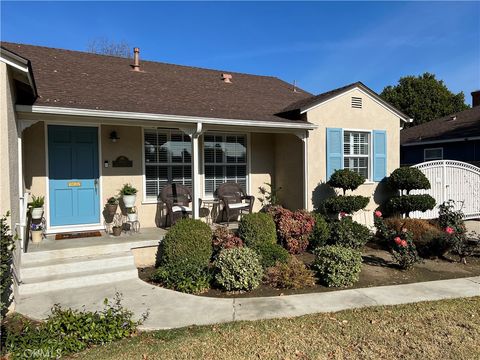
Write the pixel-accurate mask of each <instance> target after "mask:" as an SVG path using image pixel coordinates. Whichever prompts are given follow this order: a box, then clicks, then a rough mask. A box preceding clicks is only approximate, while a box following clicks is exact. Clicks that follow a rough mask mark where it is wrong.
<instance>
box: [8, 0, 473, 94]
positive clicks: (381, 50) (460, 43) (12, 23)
mask: <svg viewBox="0 0 480 360" xmlns="http://www.w3.org/2000/svg"><path fill="white" fill-rule="evenodd" d="M1 10H2V13H1V39H2V40H5V41H13V42H21V43H29V44H36V45H43V46H51V47H60V48H67V49H73V50H85V49H86V47H87V44H88V43H89V41H90V40H92V39H95V38H100V37H106V38H109V39H111V40H114V41H122V40H124V41H126V42H128V43H129V44H131V45H132V46H138V47H140V49H141V57H142V58H144V59H149V60H157V61H163V62H171V63H177V64H184V65H193V66H199V67H207V68H214V69H222V70H230V71H238V72H247V73H254V74H262V75H272V76H277V77H280V78H282V79H283V80H285V81H288V82H293V80H296V81H297V84H298V85H299V86H300V87H302V88H304V89H306V90H308V91H311V92H313V93H319V92H323V91H327V90H330V89H332V88H335V87H339V86H342V85H345V84H348V83H351V82H354V81H357V80H360V81H363V82H364V83H365V84H366V85H368V86H370V87H371V88H373V89H374V90H376V91H378V92H380V91H381V90H382V89H383V87H384V86H386V85H390V84H395V83H396V82H397V81H398V79H399V78H400V77H401V76H404V75H418V74H421V73H423V72H425V71H429V72H432V73H435V74H436V75H437V77H438V78H440V79H443V80H444V81H445V82H446V84H447V86H448V87H449V88H450V89H451V90H452V91H454V92H458V91H463V92H464V93H465V98H466V100H467V103H471V99H470V92H471V91H472V90H474V89H479V88H480V2H454V3H448V2H420V3H418V2H337V3H331V2H295V3H293V2H246V3H238V2H237V3H231V2H230V3H226V2H210V3H204V2H202V3H200V2H195V3H187V2H176V3H165V2H142V3H135V4H133V3H130V2H82V3H80V2H32V3H28V2H5V1H2V5H1Z"/></svg>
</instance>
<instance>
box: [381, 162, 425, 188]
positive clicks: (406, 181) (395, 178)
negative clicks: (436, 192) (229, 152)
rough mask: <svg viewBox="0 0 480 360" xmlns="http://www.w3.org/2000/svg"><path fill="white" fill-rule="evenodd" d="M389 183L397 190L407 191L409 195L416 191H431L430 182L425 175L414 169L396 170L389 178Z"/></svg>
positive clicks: (402, 168)
mask: <svg viewBox="0 0 480 360" xmlns="http://www.w3.org/2000/svg"><path fill="white" fill-rule="evenodd" d="M387 183H388V185H389V186H390V187H392V188H393V189H395V190H402V191H403V190H405V191H406V192H407V194H409V193H410V191H411V190H415V189H425V190H427V189H430V181H428V179H427V177H426V176H425V174H424V173H422V172H421V171H420V170H419V169H417V168H413V167H401V168H398V169H395V170H394V171H393V172H392V173H391V174H390V176H389V177H388V180H387Z"/></svg>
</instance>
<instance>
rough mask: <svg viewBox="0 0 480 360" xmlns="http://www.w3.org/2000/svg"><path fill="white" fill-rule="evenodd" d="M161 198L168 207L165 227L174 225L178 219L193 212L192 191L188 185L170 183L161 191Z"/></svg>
mask: <svg viewBox="0 0 480 360" xmlns="http://www.w3.org/2000/svg"><path fill="white" fill-rule="evenodd" d="M159 197H160V200H161V201H162V202H163V203H164V204H165V206H166V208H167V214H166V216H165V227H168V226H172V225H174V224H175V223H176V222H177V220H178V219H180V218H185V217H188V215H189V214H191V213H192V207H191V206H190V204H191V203H192V193H191V191H190V189H189V188H188V187H186V186H183V185H179V184H168V185H166V186H165V187H164V188H163V189H162V191H161V192H160V196H159Z"/></svg>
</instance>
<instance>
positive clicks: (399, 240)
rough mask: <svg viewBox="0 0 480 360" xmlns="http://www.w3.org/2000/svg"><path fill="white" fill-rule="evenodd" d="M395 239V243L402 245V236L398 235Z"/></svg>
mask: <svg viewBox="0 0 480 360" xmlns="http://www.w3.org/2000/svg"><path fill="white" fill-rule="evenodd" d="M393 241H395V244H397V245H400V244H401V243H402V241H403V240H402V239H400V236H397V237H396V238H395V239H393Z"/></svg>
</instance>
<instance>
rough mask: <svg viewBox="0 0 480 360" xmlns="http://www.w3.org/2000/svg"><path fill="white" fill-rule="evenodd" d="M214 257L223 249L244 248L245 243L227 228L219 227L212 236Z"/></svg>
mask: <svg viewBox="0 0 480 360" xmlns="http://www.w3.org/2000/svg"><path fill="white" fill-rule="evenodd" d="M212 246H213V257H216V256H217V255H218V254H219V253H220V251H222V250H223V249H230V248H234V247H242V246H243V241H242V239H240V238H239V237H238V236H237V235H235V234H234V232H233V231H232V230H230V229H229V228H228V227H226V226H219V227H217V228H216V229H215V230H214V231H213V235H212Z"/></svg>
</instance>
